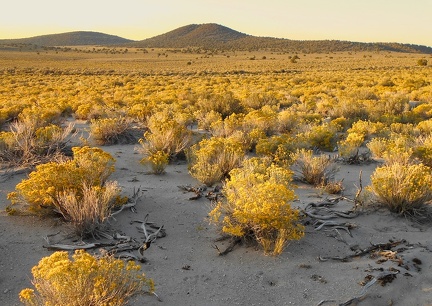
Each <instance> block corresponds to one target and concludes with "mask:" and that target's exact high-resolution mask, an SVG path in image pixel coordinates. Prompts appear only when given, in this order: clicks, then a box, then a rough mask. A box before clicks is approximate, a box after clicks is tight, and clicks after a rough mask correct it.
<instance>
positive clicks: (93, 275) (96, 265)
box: [19, 250, 154, 306]
mask: <svg viewBox="0 0 432 306" xmlns="http://www.w3.org/2000/svg"><path fill="white" fill-rule="evenodd" d="M140 268H141V267H140V266H139V265H137V264H135V263H134V262H133V261H129V262H128V263H125V262H124V261H123V260H121V259H115V258H114V257H113V256H107V255H105V256H103V257H100V258H96V257H95V256H92V255H90V254H88V253H86V252H85V251H84V250H77V251H75V254H74V255H72V259H70V258H69V255H68V253H67V252H64V251H62V252H55V253H53V254H52V255H51V256H49V257H44V258H42V259H41V260H40V262H39V263H38V265H37V266H34V267H33V269H32V274H33V280H32V283H33V286H34V287H35V289H30V288H26V289H23V290H22V291H21V292H20V294H19V298H20V301H21V302H22V303H24V304H25V305H28V306H43V305H58V306H82V305H110V306H122V305H126V304H127V302H128V300H129V298H130V297H132V296H133V295H136V294H138V293H152V292H153V291H154V283H153V280H152V279H149V278H147V277H146V276H145V275H144V274H143V273H140V272H139V270H140Z"/></svg>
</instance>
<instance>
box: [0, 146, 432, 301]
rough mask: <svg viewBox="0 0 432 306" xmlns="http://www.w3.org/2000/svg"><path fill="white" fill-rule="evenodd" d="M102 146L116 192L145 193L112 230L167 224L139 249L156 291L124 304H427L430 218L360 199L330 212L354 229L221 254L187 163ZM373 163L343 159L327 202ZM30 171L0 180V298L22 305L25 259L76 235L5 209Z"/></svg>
mask: <svg viewBox="0 0 432 306" xmlns="http://www.w3.org/2000/svg"><path fill="white" fill-rule="evenodd" d="M103 149H104V150H106V151H108V152H110V153H111V154H112V155H113V156H114V157H115V158H116V159H117V162H116V172H115V173H114V174H113V175H112V177H111V179H112V180H116V181H117V182H118V183H119V185H120V186H121V187H122V193H123V194H124V195H128V196H131V195H132V194H133V191H134V188H135V189H137V188H140V189H141V190H142V193H143V194H142V197H141V198H140V199H139V201H138V202H137V205H136V212H132V211H130V210H129V209H127V210H124V211H122V212H121V213H120V214H118V215H116V216H115V219H111V220H110V228H111V230H112V231H113V232H117V233H120V234H123V235H127V236H130V237H132V238H133V239H136V240H137V241H143V239H144V235H143V234H142V233H140V232H139V230H138V228H137V227H138V224H137V223H134V222H132V221H135V220H143V219H144V218H145V216H146V215H148V221H149V222H154V223H155V224H156V225H163V226H164V229H165V230H166V236H165V237H162V238H159V239H157V240H156V241H155V242H154V243H152V245H151V247H150V248H148V249H147V250H146V251H145V252H144V256H145V258H146V262H145V263H143V264H142V270H143V271H144V272H145V273H146V275H147V276H148V277H150V278H153V280H154V281H155V284H156V293H157V295H158V297H159V299H158V298H157V297H156V296H154V295H138V296H136V297H134V298H133V299H132V300H131V301H130V303H129V304H130V305H176V306H186V305H187V306H193V305H299V306H300V305H326V306H327V305H355V304H356V303H359V304H360V305H365V306H366V305H371V306H372V305H373V306H379V305H383V306H384V305H411V306H415V305H419V306H425V305H432V274H431V273H430V271H431V266H432V239H431V237H432V236H431V234H432V228H431V226H430V224H420V223H418V222H415V221H412V220H409V219H406V218H403V217H399V216H396V215H394V214H392V213H390V212H389V211H388V210H386V209H382V208H381V209H378V208H370V207H369V208H360V209H359V214H358V216H357V217H355V218H353V219H343V218H340V217H338V218H335V219H332V221H337V222H348V223H350V224H352V229H351V230H350V233H348V232H347V231H345V230H343V229H337V228H336V229H334V228H332V227H327V226H323V227H321V228H319V227H318V225H319V224H314V222H313V220H311V219H305V220H304V223H305V224H306V234H305V236H304V238H303V239H301V240H299V241H293V242H291V243H290V244H289V245H288V246H287V248H286V249H285V251H284V252H283V253H282V254H281V255H280V256H277V257H274V256H266V255H264V254H263V251H262V250H260V249H259V248H257V247H255V246H250V245H249V246H247V245H238V246H236V247H235V248H234V249H233V251H231V252H229V253H228V254H227V255H225V256H220V255H219V253H218V251H217V250H216V248H215V245H216V246H217V247H218V248H219V249H220V250H223V249H225V248H226V247H228V244H229V242H228V241H216V240H217V238H219V237H220V233H219V232H218V230H217V228H216V227H215V226H214V225H212V224H209V220H208V213H209V211H210V209H211V202H210V201H209V200H208V199H207V198H205V197H202V198H200V199H197V200H190V198H191V197H193V196H194V194H193V193H189V192H185V191H184V190H182V189H181V188H179V187H178V186H199V185H200V184H199V183H198V182H197V181H196V180H195V179H193V178H192V177H191V176H190V175H189V174H188V169H187V164H186V162H179V163H177V164H172V165H169V166H168V167H167V169H166V173H165V174H163V175H152V174H148V173H147V171H148V170H147V169H146V168H145V167H144V166H143V165H141V164H140V163H139V160H140V158H141V156H140V154H139V153H137V151H136V145H114V146H105V147H103ZM376 166H377V163H370V164H364V165H360V166H359V165H344V164H340V165H339V167H340V171H339V172H338V173H337V177H336V178H337V179H342V178H343V184H344V187H345V190H344V193H343V197H344V198H341V199H340V200H339V201H338V202H337V203H336V204H335V205H334V207H333V208H332V209H335V210H339V211H346V210H350V209H351V208H352V207H353V203H352V202H351V201H350V200H349V199H353V198H354V196H355V194H356V192H357V190H358V188H357V187H358V184H359V173H360V170H361V171H362V173H363V175H362V177H363V186H367V185H368V184H369V181H368V178H369V177H370V174H371V173H372V171H373V169H374V168H375V167H376ZM26 175H27V174H17V175H14V176H12V177H10V178H9V179H8V180H6V181H2V182H1V183H0V190H1V193H0V209H1V210H2V213H1V215H0V224H1V226H0V231H1V235H0V252H1V256H0V289H1V290H0V305H19V304H20V302H19V299H18V293H19V292H20V290H22V289H23V288H26V287H30V286H31V268H32V267H33V266H35V265H36V264H37V263H38V262H39V260H40V259H41V258H42V257H45V256H49V255H50V254H51V253H52V251H51V250H48V249H47V248H45V247H44V246H46V241H45V240H44V237H45V236H48V235H49V236H50V240H51V241H52V242H58V243H69V244H71V243H76V241H75V242H74V241H72V240H71V238H70V237H71V236H70V230H69V229H68V227H67V226H66V225H65V224H64V223H62V222H59V221H56V220H43V219H40V218H37V217H32V216H8V215H7V214H6V213H5V212H4V209H5V208H6V206H7V205H8V204H9V202H8V200H7V199H6V195H7V193H8V192H11V191H13V190H14V188H15V185H16V184H17V183H18V182H20V181H21V180H22V179H23V178H25V177H26ZM296 193H297V195H298V200H296V201H295V202H293V204H292V205H293V207H298V208H300V209H304V208H305V207H306V205H308V204H309V203H319V202H320V201H324V200H329V199H334V198H335V196H330V195H327V194H325V193H323V192H322V191H320V190H319V189H315V188H312V187H310V186H307V185H303V184H301V183H298V184H297V188H296ZM350 234H351V235H350ZM87 242H89V241H87ZM379 246H380V247H379ZM362 251H364V252H362ZM356 254H357V255H356ZM338 258H339V259H338ZM343 258H345V259H343ZM383 276H385V277H383ZM375 280H376V281H375ZM356 297H357V298H356Z"/></svg>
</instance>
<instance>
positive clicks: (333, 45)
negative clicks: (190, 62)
mask: <svg viewBox="0 0 432 306" xmlns="http://www.w3.org/2000/svg"><path fill="white" fill-rule="evenodd" d="M132 45H133V46H135V47H142V48H189V47H196V48H204V49H221V50H259V49H274V50H275V51H288V52H303V53H314V52H318V53H322V52H337V51H395V52H409V53H432V48H431V47H426V46H418V45H411V44H400V43H362V42H351V41H340V40H290V39H284V38H274V37H257V36H252V35H247V34H244V33H240V32H237V31H235V30H233V29H230V28H227V27H225V26H222V25H218V24H214V23H208V24H201V25H198V24H191V25H187V26H184V27H180V28H178V29H175V30H173V31H170V32H167V33H165V34H162V35H158V36H155V37H152V38H148V39H145V40H142V41H139V42H135V43H133V44H132Z"/></svg>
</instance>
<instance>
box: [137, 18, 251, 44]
mask: <svg viewBox="0 0 432 306" xmlns="http://www.w3.org/2000/svg"><path fill="white" fill-rule="evenodd" d="M246 37H249V35H247V34H244V33H240V32H237V31H234V30H232V29H230V28H227V27H225V26H221V25H218V24H214V23H207V24H201V25H198V24H191V25H187V26H184V27H180V28H178V29H175V30H173V31H170V32H167V33H165V34H161V35H158V36H155V37H152V38H149V39H145V40H143V41H140V42H136V43H135V44H134V45H136V46H139V47H152V48H187V47H203V48H208V49H210V48H215V47H216V48H218V47H221V46H223V45H227V44H230V43H232V42H235V41H238V40H241V39H243V38H246Z"/></svg>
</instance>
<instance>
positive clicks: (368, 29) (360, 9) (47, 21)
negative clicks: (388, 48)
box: [0, 0, 432, 46]
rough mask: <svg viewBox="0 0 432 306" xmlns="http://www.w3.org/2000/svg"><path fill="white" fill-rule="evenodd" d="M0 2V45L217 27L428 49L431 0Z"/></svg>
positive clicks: (431, 32) (135, 36) (142, 35)
mask: <svg viewBox="0 0 432 306" xmlns="http://www.w3.org/2000/svg"><path fill="white" fill-rule="evenodd" d="M0 1H1V2H3V3H1V2H0V7H1V9H0V39H5V38H24V37H32V36H37V35H44V34H55V33H64V32H71V31H96V32H102V33H106V34H112V35H118V36H121V37H124V38H128V39H133V40H142V39H146V38H150V37H153V36H156V35H159V34H163V33H166V32H168V31H171V30H174V29H176V28H178V27H181V26H185V25H188V24H202V23H218V24H221V25H224V26H227V27H229V28H231V29H234V30H236V31H239V32H243V33H246V34H250V35H254V36H270V37H278V38H288V39H296V40H321V39H338V40H349V41H359V42H399V43H412V44H419V45H426V46H432V0H261V1H256V0H115V1H112V0H73V1H63V0H8V1H7V0H0Z"/></svg>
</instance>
